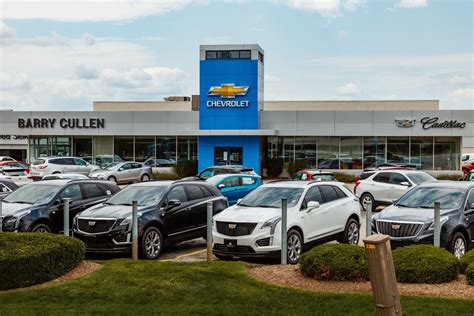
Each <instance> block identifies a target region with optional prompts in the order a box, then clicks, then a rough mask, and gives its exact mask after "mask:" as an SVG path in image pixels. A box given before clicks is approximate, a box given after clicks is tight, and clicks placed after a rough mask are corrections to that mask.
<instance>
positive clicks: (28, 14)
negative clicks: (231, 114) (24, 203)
mask: <svg viewBox="0 0 474 316" xmlns="http://www.w3.org/2000/svg"><path fill="white" fill-rule="evenodd" d="M473 3H474V2H473V1H472V0H438V1H435V0H312V1H311V0H307V1H304V0H267V1H249V0H247V1H245V0H240V1H229V0H228V1H205V0H178V1H161V0H155V1H144V0H135V1H132V0H120V1H117V0H116V1H107V0H95V1H93V0H88V1H79V0H77V1H65V0H62V1H58V0H50V1H33V0H30V1H24V0H14V1H5V0H0V109H13V110H16V111H29V110H35V111H61V110H63V111H64V110H67V111H74V110H77V111H82V110H91V109H92V102H93V101H129V100H146V101H154V100H163V97H165V96H169V95H191V94H197V93H198V92H199V45H201V44H242V43H248V44H255V43H256V44H259V45H260V46H261V47H262V48H263V49H264V51H265V96H264V98H265V100H292V101H295V100H385V99H386V100H399V99H400V100H418V99H428V100H433V99H434V100H440V106H441V108H442V109H472V110H474V88H473V82H474V67H473V65H474V58H473V57H474V54H473V43H474V41H473V18H474V11H473V7H474V5H473Z"/></svg>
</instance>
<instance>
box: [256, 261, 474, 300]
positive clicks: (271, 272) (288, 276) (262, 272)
mask: <svg viewBox="0 0 474 316" xmlns="http://www.w3.org/2000/svg"><path fill="white" fill-rule="evenodd" d="M247 272H248V274H249V275H250V276H252V277H253V278H255V279H257V280H260V281H263V282H267V283H271V284H274V285H279V286H286V287H291V288H298V289H305V290H310V291H315V292H340V293H364V292H365V293H372V288H371V285H370V282H350V281H319V280H316V279H313V278H308V277H305V276H303V275H302V274H301V273H300V272H299V270H298V266H294V265H286V266H283V265H268V266H267V265H266V266H247ZM398 290H399V291H400V294H401V295H414V296H437V297H445V298H461V299H474V286H470V285H468V284H467V283H466V277H465V276H464V275H459V276H458V279H457V280H455V281H452V282H449V283H443V284H408V283H398Z"/></svg>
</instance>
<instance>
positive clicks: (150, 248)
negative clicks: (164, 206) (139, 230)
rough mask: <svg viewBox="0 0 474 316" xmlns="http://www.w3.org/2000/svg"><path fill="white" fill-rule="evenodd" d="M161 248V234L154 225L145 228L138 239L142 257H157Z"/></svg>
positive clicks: (151, 258) (150, 258)
mask: <svg viewBox="0 0 474 316" xmlns="http://www.w3.org/2000/svg"><path fill="white" fill-rule="evenodd" d="M162 249H163V235H162V234H161V232H160V230H159V229H158V228H157V227H155V226H150V227H148V228H147V229H146V230H145V233H144V234H143V236H142V238H141V240H140V255H141V257H142V258H143V259H149V260H153V259H157V258H158V256H159V255H160V254H161V250H162Z"/></svg>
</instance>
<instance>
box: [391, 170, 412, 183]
mask: <svg viewBox="0 0 474 316" xmlns="http://www.w3.org/2000/svg"><path fill="white" fill-rule="evenodd" d="M402 182H408V180H407V178H406V177H405V176H404V175H402V174H399V173H395V172H393V173H392V174H391V175H390V183H391V184H397V185H400V183H402Z"/></svg>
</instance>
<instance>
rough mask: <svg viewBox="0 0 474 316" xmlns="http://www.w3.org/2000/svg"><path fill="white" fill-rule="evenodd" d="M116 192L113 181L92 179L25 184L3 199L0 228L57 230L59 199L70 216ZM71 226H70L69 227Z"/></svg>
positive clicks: (60, 215) (60, 221)
mask: <svg viewBox="0 0 474 316" xmlns="http://www.w3.org/2000/svg"><path fill="white" fill-rule="evenodd" d="M118 191H120V188H119V187H117V186H116V185H115V184H113V183H110V182H107V181H93V180H50V181H39V182H33V183H30V184H27V185H25V186H23V187H21V188H19V189H18V190H16V191H14V192H12V193H11V194H9V195H8V196H7V197H6V198H5V199H3V201H2V202H1V203H2V208H3V216H4V218H3V230H4V231H14V232H42V233H59V232H61V231H62V230H63V227H64V226H63V224H64V222H63V221H64V219H63V218H64V213H63V210H64V203H63V201H62V199H63V198H70V199H71V202H70V205H69V212H70V218H71V223H70V224H72V219H73V218H74V216H75V215H76V214H77V213H79V212H80V211H83V210H84V209H86V208H88V207H91V206H93V205H96V204H97V203H101V202H103V201H105V200H106V199H107V198H109V197H110V196H112V195H113V194H115V193H117V192H118ZM70 227H71V226H70Z"/></svg>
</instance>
